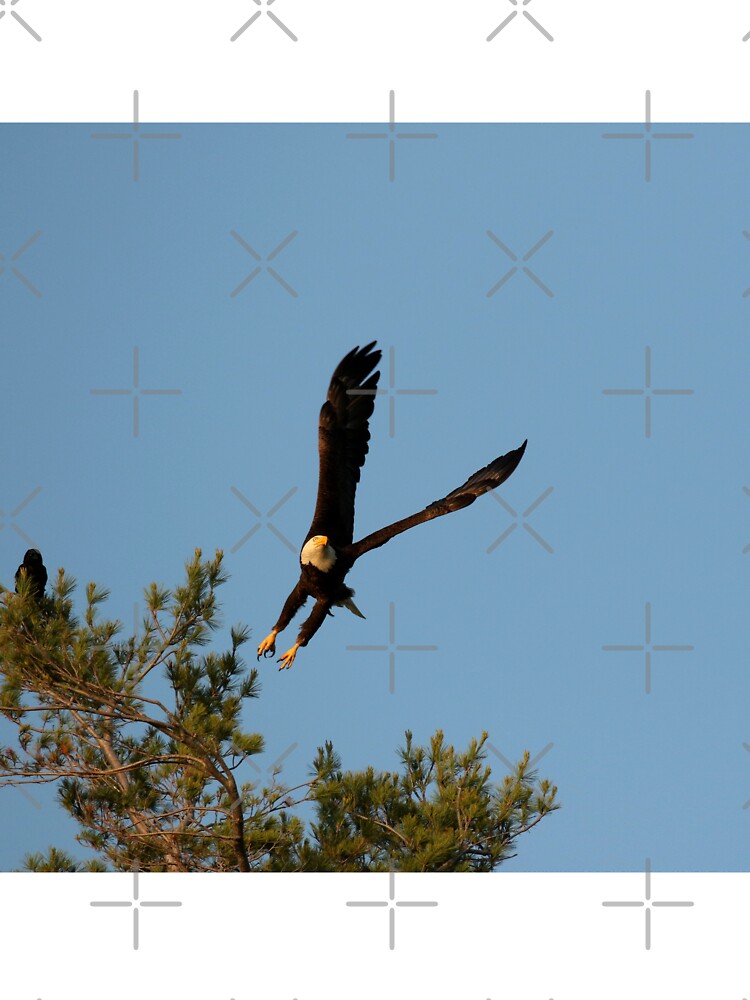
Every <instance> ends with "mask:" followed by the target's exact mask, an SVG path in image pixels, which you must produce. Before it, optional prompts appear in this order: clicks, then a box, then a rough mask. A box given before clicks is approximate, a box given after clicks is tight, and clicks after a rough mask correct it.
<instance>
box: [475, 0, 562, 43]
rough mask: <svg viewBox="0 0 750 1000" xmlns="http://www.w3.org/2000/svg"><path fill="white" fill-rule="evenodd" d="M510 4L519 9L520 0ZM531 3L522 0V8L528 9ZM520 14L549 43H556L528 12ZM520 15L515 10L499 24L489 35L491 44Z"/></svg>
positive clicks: (509, 1) (514, 0)
mask: <svg viewBox="0 0 750 1000" xmlns="http://www.w3.org/2000/svg"><path fill="white" fill-rule="evenodd" d="M508 3H510V4H512V5H513V6H514V7H518V0H508ZM530 3H531V0H521V6H522V7H526V6H527V5H528V4H530ZM520 13H522V14H523V16H524V17H525V18H526V20H527V21H529V22H530V23H531V24H533V25H534V27H535V28H536V29H537V31H540V32H541V33H542V34H543V35H544V37H545V38H546V39H547V41H548V42H554V40H555V39H554V38H553V37H552V35H550V33H549V31H547V29H546V28H544V27H542V25H541V24H540V23H539V22H538V21H537V20H536V18H534V17H532V16H531V14H529V12H528V11H527V10H523V11H520ZM518 14H519V11H517V10H514V11H512V12H511V13H510V14H508V16H507V17H506V18H505V20H504V21H502V22H501V23H500V24H498V26H497V27H496V28H495V30H494V31H491V32H490V33H489V35H487V41H488V42H491V41H492V39H493V38H495V37H496V36H497V35H499V34H500V32H501V31H502V30H503V28H507V26H508V25H509V24H510V22H511V21H513V20H514V19H515V18H516V17H518Z"/></svg>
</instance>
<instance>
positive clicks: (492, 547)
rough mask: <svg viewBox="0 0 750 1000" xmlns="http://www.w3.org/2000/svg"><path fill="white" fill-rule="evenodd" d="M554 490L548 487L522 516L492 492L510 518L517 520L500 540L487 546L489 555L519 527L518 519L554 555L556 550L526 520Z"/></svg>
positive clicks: (497, 494) (491, 494)
mask: <svg viewBox="0 0 750 1000" xmlns="http://www.w3.org/2000/svg"><path fill="white" fill-rule="evenodd" d="M553 490H554V486H548V487H547V489H546V490H545V491H544V493H540V494H539V496H538V497H537V498H536V500H535V501H534V502H533V503H532V504H530V505H529V506H528V507H527V508H526V510H524V511H522V512H521V513H520V514H519V513H518V512H517V511H515V510H513V508H512V507H511V505H510V504H509V503H507V502H506V501H505V500H503V498H502V497H501V496H500V494H499V493H496V492H495V490H490V496H491V497H494V499H495V500H497V502H498V503H499V504H500V506H501V507H504V508H505V510H507V512H508V513H509V514H510V516H511V517H513V518H515V520H514V522H513V524H511V525H510V526H509V527H508V528H506V529H505V531H504V532H503V533H502V535H500V537H499V538H496V539H495V541H494V542H492V544H491V545H488V546H487V554H488V555H489V553H490V552H494V550H495V549H496V548H497V547H498V545H500V543H501V542H504V541H505V539H506V538H507V537H508V535H511V534H512V533H513V532H514V531H515V530H516V528H517V527H518V518H519V517H520V518H521V523H522V527H523V528H525V529H526V531H528V533H529V534H530V535H531V537H532V538H535V539H536V540H537V542H539V544H540V545H541V546H542V548H543V549H544V551H545V552H549V554H550V555H552V553H553V552H554V551H555V550H554V549H553V548H552V546H551V545H550V544H549V542H547V541H545V539H544V538H542V536H541V535H540V534H539V532H538V531H535V530H534V529H533V528H532V527H531V525H530V524H528V523H527V521H526V518H527V517H528V516H529V514H531V512H532V511H534V510H536V509H537V507H538V506H539V504H540V503H542V502H543V501H544V500H546V499H547V497H548V496H549V495H550V493H552V491H553Z"/></svg>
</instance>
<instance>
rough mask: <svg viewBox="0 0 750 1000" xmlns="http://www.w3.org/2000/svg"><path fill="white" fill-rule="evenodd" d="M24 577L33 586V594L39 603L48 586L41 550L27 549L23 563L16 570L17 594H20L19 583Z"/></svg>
mask: <svg viewBox="0 0 750 1000" xmlns="http://www.w3.org/2000/svg"><path fill="white" fill-rule="evenodd" d="M24 575H25V576H27V577H28V579H29V581H30V583H31V585H32V589H31V592H32V594H33V595H34V597H35V598H36V600H37V601H39V600H40V599H41V598H42V597H43V596H44V588H45V587H46V586H47V569H46V567H45V565H44V563H43V562H42V553H41V552H40V551H39V549H27V551H26V554H25V555H24V557H23V562H22V563H21V565H20V566H19V567H18V569H17V570H16V593H18V582H19V580H20V579H21V577H22V576H24Z"/></svg>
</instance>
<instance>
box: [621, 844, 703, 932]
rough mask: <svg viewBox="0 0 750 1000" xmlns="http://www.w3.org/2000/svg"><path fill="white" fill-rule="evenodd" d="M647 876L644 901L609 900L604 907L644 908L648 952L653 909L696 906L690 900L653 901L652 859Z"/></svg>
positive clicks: (647, 868)
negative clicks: (657, 907) (658, 907)
mask: <svg viewBox="0 0 750 1000" xmlns="http://www.w3.org/2000/svg"><path fill="white" fill-rule="evenodd" d="M645 876H646V889H645V892H644V894H643V899H642V900H641V899H634V900H630V899H628V900H607V901H605V902H602V906H631V907H632V906H634V907H644V909H645V917H646V940H645V944H646V951H649V950H650V948H651V907H652V906H654V907H656V906H694V905H695V904H694V903H693V902H692V901H690V900H679V901H674V900H669V901H667V900H655V899H651V858H646V865H645Z"/></svg>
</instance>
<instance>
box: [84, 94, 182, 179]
mask: <svg viewBox="0 0 750 1000" xmlns="http://www.w3.org/2000/svg"><path fill="white" fill-rule="evenodd" d="M139 100H140V99H139V95H138V91H137V90H134V91H133V130H132V132H92V133H91V138H92V139H132V140H133V180H134V181H137V180H140V176H141V173H140V170H141V168H140V163H141V147H140V140H141V139H181V138H182V134H181V133H180V132H141V131H140V127H141V122H140V110H139V108H140V104H139Z"/></svg>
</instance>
